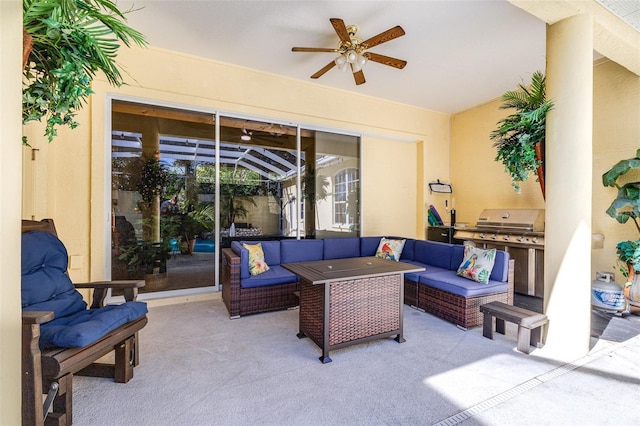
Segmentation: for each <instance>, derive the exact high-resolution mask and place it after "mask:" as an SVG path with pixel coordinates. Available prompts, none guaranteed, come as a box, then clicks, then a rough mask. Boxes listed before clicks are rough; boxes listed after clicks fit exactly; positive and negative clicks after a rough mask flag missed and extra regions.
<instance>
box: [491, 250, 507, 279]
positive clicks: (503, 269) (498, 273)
mask: <svg viewBox="0 0 640 426" xmlns="http://www.w3.org/2000/svg"><path fill="white" fill-rule="evenodd" d="M509 259H510V255H509V253H507V252H506V251H502V250H496V259H495V262H494V264H493V270H492V271H491V275H490V276H489V279H490V280H495V281H508V280H509Z"/></svg>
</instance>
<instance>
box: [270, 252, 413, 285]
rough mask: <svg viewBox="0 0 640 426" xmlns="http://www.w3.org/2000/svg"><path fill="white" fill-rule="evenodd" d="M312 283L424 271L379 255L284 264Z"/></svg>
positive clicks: (284, 266)
mask: <svg viewBox="0 0 640 426" xmlns="http://www.w3.org/2000/svg"><path fill="white" fill-rule="evenodd" d="M282 267H283V268H286V269H288V270H289V271H291V272H293V273H294V274H296V275H298V276H300V277H302V278H304V279H306V280H308V281H310V282H311V283H312V284H325V283H329V282H333V281H344V280H346V279H357V278H366V277H373V276H382V275H394V274H401V273H405V272H420V271H424V268H423V267H420V266H416V265H411V264H409V263H404V262H396V261H394V260H387V259H381V258H379V257H350V258H345V259H330V260H316V261H312V262H297V263H285V264H282Z"/></svg>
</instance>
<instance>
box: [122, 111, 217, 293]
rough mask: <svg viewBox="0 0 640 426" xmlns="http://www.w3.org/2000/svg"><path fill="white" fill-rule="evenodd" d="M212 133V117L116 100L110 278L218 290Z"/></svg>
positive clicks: (163, 287)
mask: <svg viewBox="0 0 640 426" xmlns="http://www.w3.org/2000/svg"><path fill="white" fill-rule="evenodd" d="M214 135H215V128H214V118H213V116H212V115H211V114H205V113H197V112H191V111H184V110H179V109H173V108H163V107H155V106H149V105H144V104H137V103H131V102H124V101H113V103H112V141H111V147H112V179H111V180H112V258H111V277H112V279H128V278H135V279H143V278H144V279H145V287H144V288H143V289H141V292H154V291H169V290H180V289H185V288H197V287H208V286H213V285H215V261H214V256H215V253H214V250H215V240H216V238H215V235H214V224H215V209H214V203H213V197H214V193H213V190H212V188H213V183H214V182H215V175H211V174H210V173H208V170H209V169H210V168H211V165H212V164H214V162H215V142H214V140H213V137H214ZM212 179H213V180H212Z"/></svg>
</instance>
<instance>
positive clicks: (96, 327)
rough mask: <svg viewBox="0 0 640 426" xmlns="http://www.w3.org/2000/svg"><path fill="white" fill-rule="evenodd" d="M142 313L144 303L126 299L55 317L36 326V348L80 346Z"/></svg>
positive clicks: (93, 340)
mask: <svg viewBox="0 0 640 426" xmlns="http://www.w3.org/2000/svg"><path fill="white" fill-rule="evenodd" d="M146 313H147V304H146V303H144V302H126V303H123V304H122V305H107V306H104V307H102V308H99V309H88V310H84V311H80V312H76V313H75V314H73V315H69V316H66V317H61V318H56V319H53V320H51V321H49V322H47V323H45V324H42V325H41V326H40V342H39V343H40V348H42V349H46V348H52V347H60V348H81V347H83V346H87V345H90V344H91V343H93V342H95V341H97V340H100V339H101V338H102V337H103V336H105V335H106V334H107V333H109V332H110V331H113V330H115V329H116V328H118V327H120V326H121V325H123V324H126V323H128V322H130V321H133V320H135V319H138V318H140V317H142V316H144V315H145V314H146Z"/></svg>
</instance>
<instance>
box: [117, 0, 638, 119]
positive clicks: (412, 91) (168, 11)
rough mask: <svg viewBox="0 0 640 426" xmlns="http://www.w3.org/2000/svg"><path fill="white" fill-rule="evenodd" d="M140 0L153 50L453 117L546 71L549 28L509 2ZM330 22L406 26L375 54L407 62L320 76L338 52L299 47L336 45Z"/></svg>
mask: <svg viewBox="0 0 640 426" xmlns="http://www.w3.org/2000/svg"><path fill="white" fill-rule="evenodd" d="M602 1H603V2H607V3H617V2H616V1H611V0H602ZM629 2H631V3H633V4H634V5H635V6H636V7H635V9H634V10H637V9H638V5H639V3H640V1H639V0H632V1H628V0H627V1H624V0H621V1H620V3H629ZM131 4H133V5H134V6H135V7H143V9H142V10H139V11H136V12H133V13H130V14H128V15H127V17H128V23H129V25H130V26H132V27H133V28H135V29H137V30H139V31H141V32H142V33H143V34H145V36H146V37H147V40H148V41H149V42H150V44H151V45H152V46H155V47H159V48H163V49H169V50H174V51H180V52H184V53H188V54H192V55H196V56H201V57H205V58H211V59H214V60H217V61H221V62H227V63H231V64H236V65H241V66H244V67H249V68H254V69H258V70H261V71H266V72H270V73H274V74H279V75H283V76H287V77H290V78H294V79H299V80H305V81H308V82H310V84H320V85H327V86H331V87H335V88H338V89H344V90H349V91H354V92H358V93H361V94H365V95H369V96H374V97H379V98H384V99H388V100H392V101H397V102H401V103H404V104H410V105H416V106H419V107H424V108H428V109H431V110H435V111H441V112H446V113H453V112H457V111H461V110H464V109H466V108H469V107H472V106H474V105H477V104H480V103H482V102H485V101H487V100H490V99H493V98H496V97H499V96H500V95H501V94H502V93H503V92H505V91H506V90H510V89H513V88H514V86H515V85H516V84H518V83H520V82H522V81H528V80H529V79H530V77H531V74H532V73H533V72H534V71H536V70H544V66H545V23H544V22H542V21H540V20H538V19H537V18H535V17H533V16H531V15H529V14H527V13H526V12H524V11H523V10H521V9H518V8H517V7H515V6H513V5H511V4H510V3H508V2H507V1H506V0H447V1H444V0H441V1H437V0H422V1H419V0H414V1H409V0H395V1H314V0H293V1H270V0H258V1H244V0H235V1H219V0H199V1H193V0H178V1H167V0H136V1H134V2H131V1H122V0H121V1H118V6H119V8H120V10H127V9H128V8H129V7H131ZM614 6H615V5H614ZM625 13H627V14H628V13H629V12H628V11H626V12H625ZM631 13H632V14H633V12H631ZM329 18H342V19H343V20H344V22H345V24H347V25H349V24H355V25H357V26H358V27H359V28H360V30H359V32H358V35H359V36H360V37H361V38H363V39H367V38H370V37H372V36H374V35H376V34H378V33H380V32H382V31H385V30H387V29H389V28H391V27H393V26H395V25H400V26H402V27H403V28H404V30H405V32H406V35H405V36H403V37H400V38H397V39H395V40H391V41H389V42H387V43H384V44H381V45H379V46H376V47H374V48H372V49H371V51H372V52H375V53H379V54H382V55H387V56H392V57H395V58H399V59H404V60H406V61H407V62H408V64H407V66H406V67H405V68H404V69H403V70H398V69H395V68H392V67H389V66H385V65H382V64H378V63H374V62H370V63H368V64H367V65H366V66H365V68H364V74H365V77H366V79H367V82H366V83H365V84H363V85H360V86H356V85H355V83H354V81H353V77H352V76H351V75H350V73H348V72H347V73H343V72H342V71H340V70H339V69H338V68H337V67H335V68H333V69H332V70H330V71H329V72H327V73H326V74H325V75H324V76H322V77H321V78H320V79H318V80H311V79H310V78H309V76H311V75H312V74H313V73H315V72H316V71H318V70H319V69H320V68H322V67H323V66H325V65H327V64H328V63H329V62H330V61H332V60H333V58H334V57H335V54H333V53H299V52H291V48H292V47H293V46H302V47H329V48H333V47H336V46H337V43H338V37H337V35H336V33H335V31H334V30H333V27H332V26H331V24H330V22H329Z"/></svg>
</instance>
